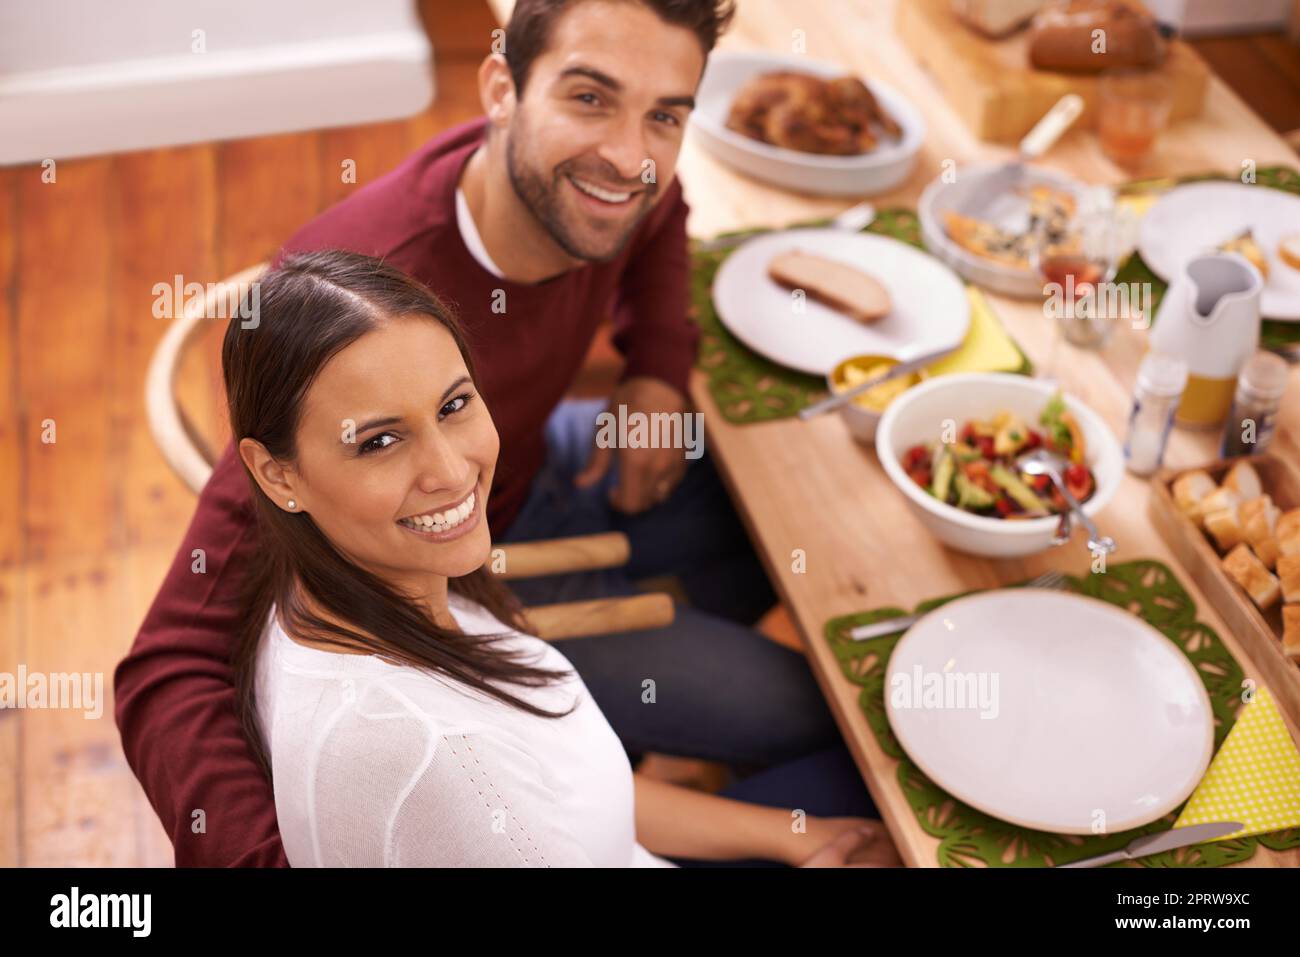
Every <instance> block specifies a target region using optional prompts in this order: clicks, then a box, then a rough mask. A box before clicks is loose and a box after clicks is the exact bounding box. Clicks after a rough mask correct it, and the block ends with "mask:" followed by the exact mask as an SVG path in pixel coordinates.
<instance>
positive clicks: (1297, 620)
mask: <svg viewBox="0 0 1300 957" xmlns="http://www.w3.org/2000/svg"><path fill="white" fill-rule="evenodd" d="M1282 650H1283V651H1284V652H1285V653H1286V654H1287V655H1288V656H1289V657H1290V658H1291V659H1292V660H1293V661H1296V662H1298V663H1300V605H1286V606H1285V607H1283V609H1282Z"/></svg>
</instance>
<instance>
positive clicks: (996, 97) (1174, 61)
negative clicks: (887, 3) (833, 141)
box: [895, 0, 1210, 143]
mask: <svg viewBox="0 0 1300 957" xmlns="http://www.w3.org/2000/svg"><path fill="white" fill-rule="evenodd" d="M895 28H896V29H897V30H898V34H899V36H900V37H901V38H902V40H903V42H904V43H905V44H906V45H907V47H908V49H909V50H910V51H911V53H912V55H913V56H914V57H916V59H917V60H918V61H919V62H920V63H921V64H922V65H923V66H924V67H925V68H926V69H927V70H928V71H929V72H930V74H931V75H932V76H933V77H934V78H935V80H936V82H937V83H938V84H939V86H940V88H941V89H942V90H943V92H944V95H945V96H946V97H947V99H948V101H949V102H950V103H951V104H952V105H953V107H954V108H955V109H956V110H957V112H958V113H959V114H960V115H961V118H962V119H963V120H965V121H966V123H967V125H969V126H970V128H971V130H972V132H974V133H975V135H976V136H978V137H979V138H980V139H982V140H989V141H990V142H994V143H1014V142H1016V141H1018V140H1019V139H1020V138H1021V137H1022V136H1024V135H1025V134H1026V133H1028V132H1029V130H1030V129H1031V128H1033V125H1034V124H1035V123H1037V122H1038V121H1039V120H1040V119H1041V118H1042V116H1043V114H1044V113H1046V112H1047V111H1048V110H1049V109H1051V108H1052V105H1053V104H1054V103H1056V101H1057V100H1059V99H1060V98H1061V97H1063V96H1064V95H1065V94H1067V93H1078V94H1079V95H1080V96H1082V97H1083V99H1084V102H1085V103H1086V104H1087V109H1086V110H1085V112H1084V114H1083V116H1082V117H1081V118H1080V119H1079V121H1078V122H1079V125H1080V126H1082V127H1084V128H1094V127H1095V126H1096V118H1097V109H1096V103H1097V78H1096V77H1095V76H1080V75H1075V74H1068V73H1049V72H1046V71H1044V70H1035V69H1033V68H1032V67H1030V65H1029V31H1028V30H1027V29H1025V30H1021V31H1019V32H1017V33H1015V34H1013V35H1012V36H1010V37H1007V38H1006V39H1003V40H990V39H988V38H986V37H984V36H982V35H980V34H979V33H976V32H975V31H974V30H972V29H971V28H970V27H968V26H966V25H965V24H964V23H962V22H961V21H960V20H958V19H957V16H956V14H954V13H953V12H952V8H951V4H950V2H949V0H905V2H902V3H899V4H898V8H897V15H896V17H895ZM1160 72H1162V73H1164V74H1166V75H1167V76H1169V78H1170V80H1171V81H1172V83H1173V109H1172V111H1171V116H1170V119H1171V122H1172V121H1176V120H1181V119H1187V118H1189V117H1193V116H1198V115H1200V112H1201V110H1202V108H1203V107H1204V105H1205V94H1206V90H1207V88H1208V84H1209V75H1210V70H1209V67H1208V66H1206V64H1205V61H1204V60H1202V59H1201V58H1200V56H1199V55H1198V54H1197V53H1196V51H1195V50H1193V49H1192V48H1191V47H1190V46H1188V45H1187V44H1186V43H1183V42H1182V41H1180V40H1174V41H1171V42H1170V44H1169V56H1168V58H1167V59H1166V60H1165V62H1164V64H1163V65H1162V66H1161V67H1160Z"/></svg>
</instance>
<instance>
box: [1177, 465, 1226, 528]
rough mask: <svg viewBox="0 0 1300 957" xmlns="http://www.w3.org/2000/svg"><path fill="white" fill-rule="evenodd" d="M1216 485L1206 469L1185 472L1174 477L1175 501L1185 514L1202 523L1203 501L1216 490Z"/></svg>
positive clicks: (1198, 523)
mask: <svg viewBox="0 0 1300 957" xmlns="http://www.w3.org/2000/svg"><path fill="white" fill-rule="evenodd" d="M1215 487H1216V486H1215V484H1214V479H1212V478H1210V474H1209V473H1208V472H1206V471H1205V470H1204V469H1195V470H1193V471H1191V472H1184V473H1183V474H1182V475H1180V476H1178V478H1176V479H1174V484H1173V489H1172V490H1173V493H1174V502H1175V504H1177V505H1178V507H1179V508H1180V509H1182V511H1183V514H1184V515H1186V516H1187V517H1188V518H1190V519H1191V520H1192V521H1193V522H1195V523H1196V524H1197V525H1200V524H1201V519H1202V518H1203V517H1204V512H1203V511H1202V509H1201V503H1202V502H1203V501H1204V500H1205V497H1206V496H1207V495H1209V494H1211V493H1212V492H1213V491H1214V490H1215Z"/></svg>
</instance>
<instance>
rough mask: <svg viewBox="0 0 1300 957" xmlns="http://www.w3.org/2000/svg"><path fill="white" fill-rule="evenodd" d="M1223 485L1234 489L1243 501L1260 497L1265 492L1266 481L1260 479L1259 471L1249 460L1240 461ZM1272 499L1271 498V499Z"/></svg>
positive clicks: (1224, 479)
mask: <svg viewBox="0 0 1300 957" xmlns="http://www.w3.org/2000/svg"><path fill="white" fill-rule="evenodd" d="M1223 487H1224V488H1227V489H1232V491H1234V492H1236V493H1237V495H1239V496H1240V497H1241V500H1242V501H1243V502H1248V501H1250V500H1251V499H1256V498H1259V497H1260V496H1261V495H1263V494H1264V483H1263V482H1261V481H1260V480H1259V473H1258V472H1256V471H1255V466H1253V465H1251V464H1250V463H1249V462H1238V463H1237V464H1236V465H1234V466H1233V467H1232V468H1231V469H1229V470H1228V474H1227V475H1226V476H1224V478H1223ZM1270 501H1271V499H1270Z"/></svg>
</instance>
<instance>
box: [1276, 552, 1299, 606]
mask: <svg viewBox="0 0 1300 957" xmlns="http://www.w3.org/2000/svg"><path fill="white" fill-rule="evenodd" d="M1277 578H1278V582H1279V583H1280V584H1281V586H1282V598H1283V599H1284V600H1285V601H1287V602H1300V555H1283V556H1282V557H1281V558H1279V559H1278V560H1277Z"/></svg>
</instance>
